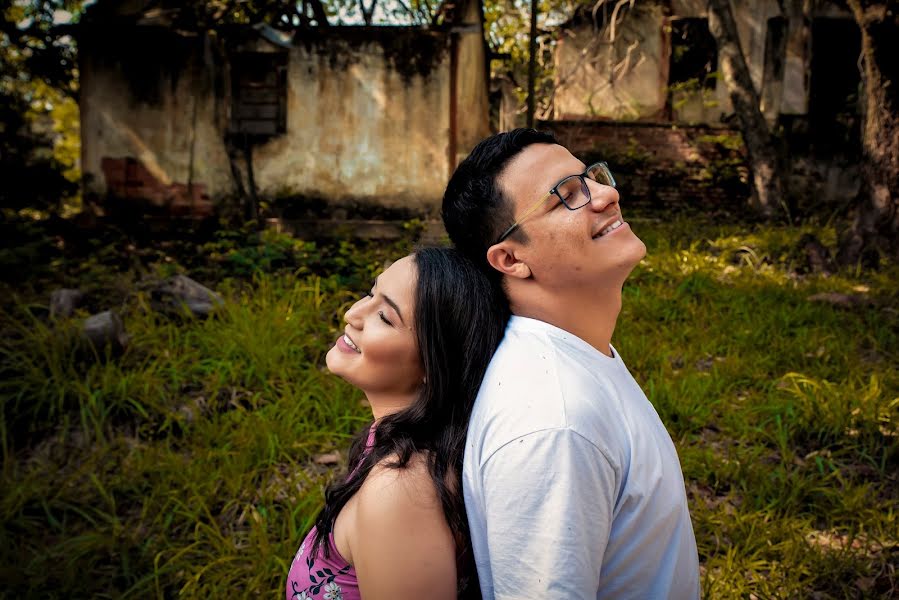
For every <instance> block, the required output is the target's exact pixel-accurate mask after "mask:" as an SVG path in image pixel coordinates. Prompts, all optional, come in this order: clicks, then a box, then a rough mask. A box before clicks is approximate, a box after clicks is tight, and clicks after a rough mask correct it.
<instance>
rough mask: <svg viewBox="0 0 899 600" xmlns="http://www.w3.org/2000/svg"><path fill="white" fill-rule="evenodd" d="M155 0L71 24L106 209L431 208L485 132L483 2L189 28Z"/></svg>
mask: <svg viewBox="0 0 899 600" xmlns="http://www.w3.org/2000/svg"><path fill="white" fill-rule="evenodd" d="M158 4H159V3H155V4H151V3H149V2H146V1H144V2H141V1H139V0H138V1H134V2H127V3H115V2H98V3H97V4H96V5H95V6H94V7H92V8H91V9H89V10H88V11H87V13H86V15H85V17H84V18H83V19H82V22H81V23H80V24H79V26H78V30H77V36H78V45H79V60H80V65H79V68H80V73H81V99H80V109H81V136H82V171H83V173H84V191H85V196H86V197H87V198H95V199H98V201H99V202H101V203H102V205H103V206H105V207H106V208H107V209H108V210H113V211H114V210H115V209H116V208H123V207H128V208H129V209H135V207H139V210H140V211H143V212H144V213H145V214H146V213H147V212H149V213H153V212H156V213H159V214H167V215H179V214H180V215H191V216H205V215H208V214H210V213H212V212H213V210H214V208H215V207H217V206H219V203H221V202H225V201H227V200H230V199H234V198H241V197H243V198H251V199H252V200H253V201H254V202H255V201H259V202H270V203H272V204H276V203H280V204H279V205H282V206H289V207H292V209H291V210H293V211H294V212H295V213H296V214H295V215H293V216H298V217H303V216H306V212H307V211H311V212H312V213H316V214H315V216H319V217H320V216H321V213H324V212H327V213H334V212H336V213H337V214H338V215H341V216H343V218H344V219H347V218H352V217H354V216H357V215H362V216H363V217H366V216H367V217H371V216H372V215H376V216H377V215H381V216H385V215H386V216H388V217H389V218H394V219H397V218H409V217H410V216H417V215H435V214H436V208H437V206H438V205H439V202H440V198H441V197H442V194H443V189H444V186H445V184H446V180H447V178H448V176H449V174H450V173H451V172H452V170H453V169H454V168H455V165H456V163H457V161H458V160H459V157H460V156H464V155H465V154H466V153H467V152H468V150H470V148H471V147H472V146H473V145H474V144H475V143H476V142H477V141H478V140H479V139H481V138H483V137H484V136H486V135H488V134H489V123H488V104H487V103H488V98H487V84H488V72H487V55H486V46H485V41H484V35H483V16H482V12H481V7H480V4H479V3H478V2H474V1H470V0H469V1H466V2H461V3H458V4H455V5H454V4H449V3H447V4H445V5H444V6H443V9H442V10H443V19H442V22H441V23H440V24H439V25H433V26H430V27H395V26H369V27H364V26H360V27H350V26H329V27H321V28H303V29H296V30H295V31H292V32H283V31H280V30H276V29H273V28H271V27H268V26H264V25H257V26H249V25H248V26H237V27H232V28H230V29H227V30H219V31H216V32H212V31H184V30H183V29H180V28H178V27H175V26H173V25H172V16H171V15H172V10H169V11H160V10H158ZM151 5H152V6H156V7H157V8H154V9H152V10H151V9H148V8H146V7H147V6H151ZM282 200H283V202H281V201H282Z"/></svg>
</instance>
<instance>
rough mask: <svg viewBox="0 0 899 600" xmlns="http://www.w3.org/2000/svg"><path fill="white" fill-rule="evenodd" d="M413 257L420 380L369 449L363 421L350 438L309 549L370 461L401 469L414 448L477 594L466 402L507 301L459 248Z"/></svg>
mask: <svg viewBox="0 0 899 600" xmlns="http://www.w3.org/2000/svg"><path fill="white" fill-rule="evenodd" d="M414 260H415V264H416V266H417V267H418V269H417V270H418V278H417V283H416V288H415V325H414V327H415V335H416V340H417V342H418V351H419V355H420V357H421V362H422V365H423V367H424V374H425V381H424V383H423V384H422V387H421V392H420V393H419V395H418V398H417V399H416V400H415V401H414V402H413V403H412V405H411V406H409V407H408V408H406V409H404V410H402V411H399V412H396V413H393V414H391V415H387V416H385V417H383V418H382V419H381V420H380V422H379V423H378V426H377V429H376V431H375V437H374V443H373V445H372V447H371V449H370V450H369V451H368V452H363V450H364V449H365V445H366V441H367V438H368V432H369V427H366V428H365V429H364V430H363V431H361V432H360V433H359V434H358V435H357V436H356V438H355V439H354V440H353V443H352V446H351V448H350V455H349V461H348V462H349V467H350V469H351V474H350V476H349V477H348V478H347V479H341V480H338V481H336V482H335V483H333V484H331V485H330V486H329V487H328V489H327V490H326V491H325V507H324V508H323V509H322V511H321V512H320V513H319V515H318V518H317V520H316V523H315V526H316V529H317V530H318V531H317V535H316V538H315V542H314V546H313V549H312V551H313V553H315V552H317V551H318V549H322V550H324V551H325V552H326V553H327V551H328V544H327V541H326V540H327V539H328V535H329V534H330V533H331V531H332V530H333V528H334V521H335V519H336V518H337V515H338V514H339V513H340V510H341V509H342V508H343V506H344V505H345V504H346V503H347V501H348V500H349V499H350V498H351V497H352V496H353V495H354V494H355V493H356V492H357V491H358V490H359V488H360V487H361V486H362V483H363V482H364V481H365V478H366V477H367V476H368V474H369V472H370V471H371V469H372V467H374V466H375V465H377V464H378V463H380V462H381V461H383V460H384V459H390V462H388V463H386V464H387V465H388V466H390V467H392V468H397V469H402V468H405V467H406V465H407V464H408V462H409V460H410V458H412V455H413V454H415V453H423V454H424V455H425V456H426V458H427V461H428V471H429V472H430V474H431V480H432V481H433V482H434V487H435V488H436V490H437V496H438V497H439V498H440V502H441V504H442V506H443V513H444V515H445V516H446V521H447V523H448V524H449V527H450V530H451V531H452V532H453V535H454V537H455V538H456V547H457V552H458V554H457V566H458V576H459V588H458V591H459V595H460V596H464V597H479V596H480V590H479V589H478V583H477V573H476V571H475V568H474V559H473V556H472V551H471V540H470V537H469V530H468V520H467V518H466V516H465V506H464V502H463V500H462V454H463V451H464V449H465V435H466V432H467V430H468V418H469V416H470V415H471V409H472V405H473V404H474V400H475V397H476V396H477V393H478V388H479V387H480V385H481V379H483V377H484V372H485V371H486V369H487V365H488V363H489V362H490V359H491V357H492V356H493V352H494V351H495V350H496V347H497V346H498V345H499V342H500V340H501V339H502V337H503V332H504V330H505V326H506V321H507V320H508V318H509V309H508V304H507V302H506V299H505V297H504V296H503V295H502V292H501V290H500V289H499V287H498V286H497V285H495V284H492V283H491V282H490V280H488V278H487V277H486V276H485V275H484V274H483V273H481V272H480V271H479V270H478V268H477V267H476V266H475V265H474V264H473V263H472V262H470V261H469V260H468V259H466V258H465V257H463V256H462V255H461V254H459V253H458V252H457V251H455V250H452V249H449V248H422V249H420V250H418V251H417V252H415V254H414ZM356 465H358V467H356ZM352 469H355V470H352Z"/></svg>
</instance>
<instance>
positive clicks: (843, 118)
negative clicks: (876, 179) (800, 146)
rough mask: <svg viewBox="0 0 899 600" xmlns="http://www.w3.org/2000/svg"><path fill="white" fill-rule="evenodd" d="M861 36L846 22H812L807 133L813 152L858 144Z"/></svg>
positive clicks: (838, 150)
mask: <svg viewBox="0 0 899 600" xmlns="http://www.w3.org/2000/svg"><path fill="white" fill-rule="evenodd" d="M860 52H861V32H860V31H859V29H858V26H857V25H856V24H855V23H854V22H853V21H851V20H849V19H832V18H819V19H815V20H814V21H812V60H811V81H810V82H809V114H808V116H809V133H810V137H811V142H812V145H813V147H814V148H815V150H816V151H817V152H825V153H828V154H831V153H840V154H843V153H845V152H847V151H850V152H851V151H853V150H854V149H856V148H857V147H858V143H859V125H860V118H859V115H860V111H859V108H860V103H859V84H860V82H861V76H860V74H859V71H858V59H859V53H860Z"/></svg>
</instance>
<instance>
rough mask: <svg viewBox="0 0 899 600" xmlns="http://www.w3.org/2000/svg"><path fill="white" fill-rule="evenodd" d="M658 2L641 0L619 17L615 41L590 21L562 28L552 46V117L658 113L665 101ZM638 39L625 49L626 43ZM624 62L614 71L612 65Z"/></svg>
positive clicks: (633, 117) (639, 116)
mask: <svg viewBox="0 0 899 600" xmlns="http://www.w3.org/2000/svg"><path fill="white" fill-rule="evenodd" d="M662 17H663V14H662V7H661V6H656V5H648V6H647V5H641V6H640V7H638V8H635V9H634V10H633V11H632V12H630V13H629V14H628V16H627V17H626V18H625V19H623V20H622V21H621V23H620V27H619V28H618V30H617V32H616V34H615V43H614V44H611V43H610V42H609V41H608V40H609V31H608V29H607V28H604V29H602V30H600V31H597V30H596V29H595V27H594V26H593V24H592V23H588V24H585V25H579V26H577V27H575V28H571V29H566V30H563V31H562V35H561V37H560V40H559V44H558V47H557V50H556V56H555V60H556V72H557V76H556V81H557V87H556V98H555V106H554V111H553V117H554V118H555V119H577V118H608V119H620V120H638V119H645V118H650V117H657V116H659V114H660V113H661V111H662V110H663V109H664V107H665V90H664V85H665V81H664V80H663V74H665V75H667V72H668V68H667V65H666V64H663V58H662V57H663V52H662ZM635 42H636V45H635V46H634V47H633V48H632V49H631V51H630V53H628V48H629V47H630V46H632V45H634V44H635ZM625 61H626V66H625V68H623V69H621V70H620V71H619V72H614V70H613V69H614V67H616V66H618V65H622V64H624V63H625Z"/></svg>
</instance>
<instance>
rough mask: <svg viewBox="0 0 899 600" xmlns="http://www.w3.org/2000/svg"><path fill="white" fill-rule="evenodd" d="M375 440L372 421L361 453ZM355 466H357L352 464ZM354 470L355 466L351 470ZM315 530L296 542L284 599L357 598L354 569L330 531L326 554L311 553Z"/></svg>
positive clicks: (359, 598) (358, 598)
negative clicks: (297, 546)
mask: <svg viewBox="0 0 899 600" xmlns="http://www.w3.org/2000/svg"><path fill="white" fill-rule="evenodd" d="M374 442H375V426H374V424H372V426H371V429H370V430H369V432H368V440H367V441H366V442H365V450H363V454H362V456H363V457H364V456H365V454H367V453H368V449H369V448H371V447H372V445H373V444H374ZM356 468H358V465H356ZM353 472H355V469H353ZM316 532H317V529H316V528H315V527H313V528H312V529H311V530H310V531H309V533H307V534H306V539H304V540H303V543H302V544H300V549H299V550H297V554H296V556H294V558H293V563H292V564H291V565H290V572H288V574H287V589H286V597H287V600H320V599H323V600H361V598H362V596H361V595H360V594H359V582H358V580H357V579H356V570H355V569H354V568H353V566H352V565H350V564H349V563H348V562H347V561H346V559H345V558H343V556H341V555H340V552H339V551H338V550H337V545H336V544H335V543H334V533H333V532H331V533H330V534H329V535H328V549H329V557H328V558H325V554H324V552H323V551H319V552H318V553H317V554H316V555H313V554H312V544H313V542H314V541H315V534H316Z"/></svg>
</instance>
